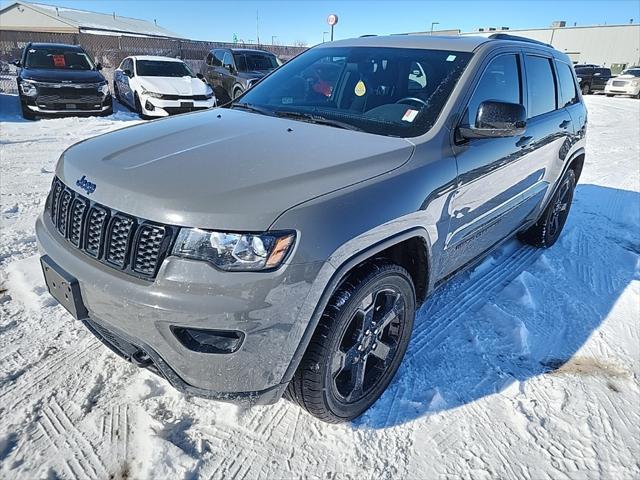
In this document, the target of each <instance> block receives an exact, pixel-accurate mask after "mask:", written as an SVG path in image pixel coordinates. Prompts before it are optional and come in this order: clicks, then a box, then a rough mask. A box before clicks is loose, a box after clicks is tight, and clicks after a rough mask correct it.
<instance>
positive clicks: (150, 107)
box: [144, 100, 156, 112]
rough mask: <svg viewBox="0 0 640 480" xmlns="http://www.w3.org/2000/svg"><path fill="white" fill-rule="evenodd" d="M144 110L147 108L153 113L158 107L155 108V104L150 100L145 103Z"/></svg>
mask: <svg viewBox="0 0 640 480" xmlns="http://www.w3.org/2000/svg"><path fill="white" fill-rule="evenodd" d="M144 108H146V109H147V110H148V111H149V112H153V111H154V110H155V109H156V107H154V106H153V103H151V102H150V101H149V100H147V101H146V102H145V104H144Z"/></svg>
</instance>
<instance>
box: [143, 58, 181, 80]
mask: <svg viewBox="0 0 640 480" xmlns="http://www.w3.org/2000/svg"><path fill="white" fill-rule="evenodd" d="M136 69H137V71H136V74H137V75H139V76H141V77H193V73H192V72H191V70H189V67H187V65H186V64H184V63H182V62H163V61H162V60H138V61H137V62H136Z"/></svg>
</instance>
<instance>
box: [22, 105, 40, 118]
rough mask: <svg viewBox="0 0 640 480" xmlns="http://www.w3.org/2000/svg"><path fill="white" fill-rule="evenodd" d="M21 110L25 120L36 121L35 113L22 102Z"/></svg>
mask: <svg viewBox="0 0 640 480" xmlns="http://www.w3.org/2000/svg"><path fill="white" fill-rule="evenodd" d="M20 109H21V111H22V118H24V119H25V120H35V119H36V114H35V113H33V112H32V111H31V110H29V107H27V106H26V105H25V104H24V103H22V102H20Z"/></svg>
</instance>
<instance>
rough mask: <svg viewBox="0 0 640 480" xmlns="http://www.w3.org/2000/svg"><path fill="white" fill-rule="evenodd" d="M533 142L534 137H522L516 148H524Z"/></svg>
mask: <svg viewBox="0 0 640 480" xmlns="http://www.w3.org/2000/svg"><path fill="white" fill-rule="evenodd" d="M531 140H533V137H520V140H518V141H517V142H516V147H520V148H524V147H526V146H527V145H529V142H530V141H531Z"/></svg>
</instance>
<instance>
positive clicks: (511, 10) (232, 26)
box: [0, 0, 640, 45]
mask: <svg viewBox="0 0 640 480" xmlns="http://www.w3.org/2000/svg"><path fill="white" fill-rule="evenodd" d="M11 3H12V1H10V0H0V6H2V7H5V6H7V5H9V4H11ZM40 3H49V4H52V5H57V6H60V7H70V8H78V9H82V10H90V11H96V12H103V13H112V12H114V11H115V12H116V15H122V16H127V17H134V18H141V19H145V20H150V21H153V20H154V19H155V20H157V22H158V25H160V26H162V27H165V28H167V29H169V30H171V31H173V32H176V33H178V34H179V35H180V36H183V37H185V38H192V39H195V40H212V41H228V42H230V41H233V38H234V35H236V36H237V38H238V39H240V40H243V41H245V42H247V43H254V42H256V40H257V39H258V37H259V39H260V41H261V43H267V44H268V43H272V42H275V43H279V44H289V45H290V44H293V43H294V42H302V43H304V44H307V45H314V44H316V43H320V42H321V41H322V39H323V36H324V37H325V39H327V40H328V39H329V34H328V33H325V34H323V32H329V30H330V27H329V25H327V22H326V19H327V15H329V14H330V13H335V14H337V15H338V24H337V25H336V27H335V32H334V34H335V38H336V39H339V38H349V37H356V36H360V35H365V34H378V35H382V34H390V33H406V32H416V31H428V30H430V29H431V24H432V22H439V23H438V24H437V25H435V26H434V28H435V29H436V30H438V29H458V28H459V29H461V30H463V31H474V30H477V29H478V27H502V26H508V27H510V28H512V29H514V28H543V27H547V26H549V25H550V24H551V22H552V21H554V20H566V22H567V25H573V24H574V23H577V25H594V24H605V23H606V24H618V23H629V21H630V19H632V18H633V21H634V23H638V22H640V0H610V1H607V0H602V1H600V0H565V1H552V0H538V1H525V0H510V1H508V0H502V1H482V0H477V1H469V0H465V1H462V0H450V1H428V0H409V1H404V0H397V1H393V0H353V1H348V0H343V1H305V0H295V1H294V0H289V1H278V0H258V1H242V0H236V1H223V0H182V1H179V0H174V1H169V0H51V1H49V0H42V1H41V2H40ZM256 14H257V17H258V22H256ZM256 23H257V25H256ZM256 27H258V28H257V29H256ZM256 30H257V31H256Z"/></svg>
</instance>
